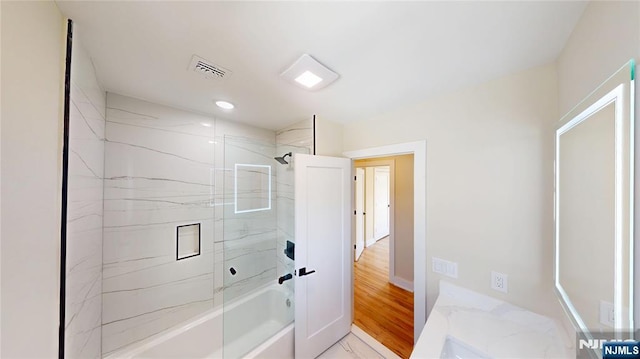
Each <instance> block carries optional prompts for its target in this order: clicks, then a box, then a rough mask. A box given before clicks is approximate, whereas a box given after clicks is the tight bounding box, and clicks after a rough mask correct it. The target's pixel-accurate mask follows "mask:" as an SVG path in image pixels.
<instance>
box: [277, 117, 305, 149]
mask: <svg viewBox="0 0 640 359" xmlns="http://www.w3.org/2000/svg"><path fill="white" fill-rule="evenodd" d="M276 142H277V143H278V145H293V146H298V147H307V148H309V149H310V150H313V120H312V119H309V120H303V121H300V122H296V123H294V124H293V125H290V126H287V127H285V128H283V129H281V130H278V131H276Z"/></svg>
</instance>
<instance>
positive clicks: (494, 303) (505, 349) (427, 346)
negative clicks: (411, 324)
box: [411, 281, 575, 359]
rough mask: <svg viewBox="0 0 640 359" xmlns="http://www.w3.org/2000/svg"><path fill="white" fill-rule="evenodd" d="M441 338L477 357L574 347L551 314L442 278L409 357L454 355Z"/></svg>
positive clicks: (568, 353) (545, 354)
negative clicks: (513, 303)
mask: <svg viewBox="0 0 640 359" xmlns="http://www.w3.org/2000/svg"><path fill="white" fill-rule="evenodd" d="M445 342H448V347H450V346H451V344H450V343H452V342H453V343H458V344H454V347H455V346H456V345H458V347H462V348H463V349H462V350H463V352H464V353H469V352H473V353H474V355H473V357H476V356H477V357H479V358H482V357H484V358H572V357H574V353H575V351H574V348H573V340H570V339H569V338H568V336H567V334H566V332H565V331H564V330H563V329H562V328H561V327H560V326H559V325H558V324H557V323H556V322H555V321H554V320H552V319H551V318H548V317H545V316H542V315H539V314H536V313H533V312H530V311H528V310H525V309H523V308H520V307H516V306H515V305H512V304H509V303H506V302H504V301H500V300H497V299H495V298H492V297H489V296H486V295H482V294H479V293H476V292H474V291H471V290H468V289H464V288H461V287H458V286H455V285H453V284H450V283H448V282H445V281H441V282H440V295H439V296H438V299H437V300H436V303H435V305H434V307H433V310H432V311H431V314H430V315H429V318H428V320H427V323H426V325H425V327H424V329H423V330H422V334H421V335H420V337H419V338H418V342H417V343H416V346H415V347H414V350H413V352H412V353H411V358H415V359H422V358H441V357H452V358H453V357H455V353H454V354H453V356H450V355H451V354H447V355H446V356H443V347H444V346H445ZM454 351H455V350H454ZM468 355H469V354H466V356H468Z"/></svg>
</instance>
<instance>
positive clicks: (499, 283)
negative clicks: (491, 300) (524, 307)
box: [491, 271, 509, 293]
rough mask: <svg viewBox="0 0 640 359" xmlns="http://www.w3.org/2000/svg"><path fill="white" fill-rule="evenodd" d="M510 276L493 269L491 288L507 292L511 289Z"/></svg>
mask: <svg viewBox="0 0 640 359" xmlns="http://www.w3.org/2000/svg"><path fill="white" fill-rule="evenodd" d="M507 279H508V276H507V275H506V274H503V273H498V272H495V271H491V289H494V290H497V291H499V292H503V293H507V292H508V291H509V282H508V280H507Z"/></svg>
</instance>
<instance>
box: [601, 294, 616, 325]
mask: <svg viewBox="0 0 640 359" xmlns="http://www.w3.org/2000/svg"><path fill="white" fill-rule="evenodd" d="M614 323H615V312H614V310H613V303H611V302H605V301H604V300H601V301H600V324H603V325H606V326H608V327H611V328H613V327H614Z"/></svg>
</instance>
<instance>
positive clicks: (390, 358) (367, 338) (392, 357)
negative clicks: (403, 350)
mask: <svg viewBox="0 0 640 359" xmlns="http://www.w3.org/2000/svg"><path fill="white" fill-rule="evenodd" d="M351 333H353V335H355V336H356V337H358V339H360V340H362V341H363V342H364V343H365V344H367V345H368V346H370V347H371V349H373V350H375V351H377V352H378V354H380V355H382V356H383V357H385V358H386V359H401V358H400V357H399V356H398V355H397V354H396V353H394V352H392V351H391V349H389V348H387V347H385V346H384V345H383V344H382V343H380V342H379V341H377V340H375V338H373V337H372V336H371V335H369V334H368V333H367V332H365V331H364V330H362V329H361V328H360V327H359V326H357V325H355V324H352V325H351Z"/></svg>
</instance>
